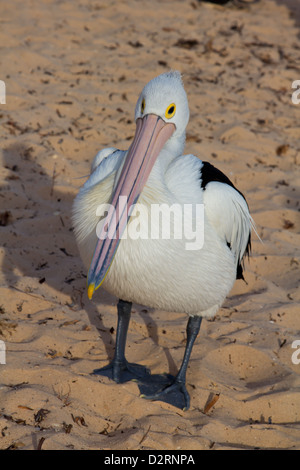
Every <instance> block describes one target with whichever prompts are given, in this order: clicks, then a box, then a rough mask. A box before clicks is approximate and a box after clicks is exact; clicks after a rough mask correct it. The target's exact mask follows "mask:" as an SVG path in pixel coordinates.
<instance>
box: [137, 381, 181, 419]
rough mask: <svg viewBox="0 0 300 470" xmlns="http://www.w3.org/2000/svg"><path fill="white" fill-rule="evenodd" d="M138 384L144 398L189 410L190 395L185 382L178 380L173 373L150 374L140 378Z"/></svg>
mask: <svg viewBox="0 0 300 470" xmlns="http://www.w3.org/2000/svg"><path fill="white" fill-rule="evenodd" d="M138 385H139V389H140V392H141V397H142V398H145V399H147V400H158V401H163V402H165V403H169V404H170V405H173V406H176V407H177V408H180V409H181V410H188V409H189V407H190V396H189V394H188V392H187V389H186V386H185V384H184V383H182V382H177V381H176V378H175V377H173V376H172V375H169V374H154V375H150V376H149V377H146V378H144V379H142V380H140V381H139V383H138Z"/></svg>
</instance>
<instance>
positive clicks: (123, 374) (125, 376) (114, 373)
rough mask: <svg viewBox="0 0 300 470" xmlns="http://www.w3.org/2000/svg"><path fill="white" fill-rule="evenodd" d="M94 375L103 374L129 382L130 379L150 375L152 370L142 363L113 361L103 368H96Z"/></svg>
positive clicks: (117, 380)
mask: <svg viewBox="0 0 300 470" xmlns="http://www.w3.org/2000/svg"><path fill="white" fill-rule="evenodd" d="M93 374H94V375H103V376H104V377H109V378H110V379H112V380H114V381H115V382H117V383H121V384H122V383H124V382H129V381H130V380H140V379H142V378H144V377H147V376H150V371H149V369H147V367H144V366H142V365H140V364H134V363H130V362H127V361H124V362H121V363H120V362H116V361H112V362H111V363H110V364H108V365H107V366H105V367H101V369H95V370H94V371H93Z"/></svg>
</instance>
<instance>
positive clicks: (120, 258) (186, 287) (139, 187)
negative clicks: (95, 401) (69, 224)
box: [73, 71, 253, 410]
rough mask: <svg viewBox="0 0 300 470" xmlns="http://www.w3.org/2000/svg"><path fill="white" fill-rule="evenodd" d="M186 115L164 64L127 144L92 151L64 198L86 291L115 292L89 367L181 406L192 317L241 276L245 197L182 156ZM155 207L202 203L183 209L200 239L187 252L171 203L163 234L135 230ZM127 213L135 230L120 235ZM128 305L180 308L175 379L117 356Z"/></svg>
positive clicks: (213, 307)
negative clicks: (110, 354) (108, 322)
mask: <svg viewBox="0 0 300 470" xmlns="http://www.w3.org/2000/svg"><path fill="white" fill-rule="evenodd" d="M188 121H189V106H188V100H187V95H186V92H185V90H184V86H183V82H182V78H181V74H180V73H179V72H177V71H170V72H167V73H163V74H161V75H159V76H158V77H156V78H154V79H152V80H151V81H150V82H149V83H148V84H147V85H146V86H145V87H144V89H143V90H142V92H141V95H140V97H139V98H138V101H137V104H136V108H135V122H136V131H135V135H134V138H133V141H132V143H131V145H130V147H129V149H128V151H123V150H119V149H116V148H113V147H111V148H107V149H103V150H101V151H100V152H98V154H97V155H96V157H95V159H94V161H93V163H92V168H91V174H90V176H89V178H88V180H87V181H86V182H85V184H84V185H83V186H82V188H81V189H80V190H79V193H78V195H77V196H76V198H75V201H74V205H73V224H74V232H75V236H76V240H77V244H78V248H79V252H80V255H81V257H82V260H83V262H84V264H85V265H86V267H87V270H88V276H87V293H88V297H89V298H90V299H91V298H92V296H93V294H94V292H95V290H96V289H98V288H99V287H100V286H101V285H102V286H103V288H104V289H105V290H107V291H108V292H110V293H111V294H113V295H114V296H116V297H117V298H118V299H119V300H118V306H117V310H118V325H117V335H116V345H115V353H114V358H113V359H112V361H111V362H110V363H109V364H108V365H106V366H105V367H102V368H100V369H96V370H95V371H94V372H93V373H94V374H99V375H103V376H106V377H109V378H111V379H113V380H114V381H116V382H117V383H123V382H126V381H129V380H136V381H137V382H138V384H139V389H140V392H141V396H142V397H143V398H146V399H149V400H160V401H164V402H167V403H169V404H172V405H174V406H176V407H178V408H181V409H183V410H185V409H188V408H189V406H190V397H189V394H188V391H187V389H186V373H187V367H188V362H189V359H190V355H191V351H192V347H193V344H194V341H195V339H196V337H197V335H198V333H199V330H200V325H201V320H202V318H203V317H206V318H208V317H212V316H213V315H215V313H216V312H217V310H218V309H219V308H220V306H221V304H222V302H223V301H224V299H225V298H226V296H227V295H228V293H229V292H230V290H231V288H232V286H233V284H234V282H235V280H236V279H241V278H243V267H244V258H245V257H246V256H249V253H250V247H251V229H252V226H253V221H252V218H251V216H250V213H249V209H248V205H247V202H246V200H245V198H244V196H243V195H242V193H241V192H240V191H239V190H237V189H236V188H235V186H234V185H233V183H232V182H231V181H230V180H229V179H228V178H227V177H226V176H225V175H224V174H223V173H222V172H221V171H220V170H218V169H217V168H215V167H214V166H213V165H211V164H210V163H208V162H205V161H201V160H200V159H199V158H198V157H196V156H194V155H183V150H184V145H185V136H186V127H187V124H188ZM124 201H125V204H124ZM137 205H139V207H142V208H143V210H140V212H139V214H138V213H137V211H136V212H134V208H135V207H136V206H137ZM162 205H163V207H173V208H174V207H175V206H176V207H180V208H182V209H185V208H186V207H192V208H195V207H198V206H199V207H202V208H203V211H202V212H201V214H202V215H201V218H200V216H199V215H198V216H197V214H198V212H197V211H196V210H194V209H193V210H191V211H190V212H189V214H190V217H191V219H192V223H194V224H195V225H197V222H199V220H200V221H201V224H200V229H202V230H203V233H204V239H203V243H202V244H201V246H199V247H198V248H197V249H191V247H190V246H188V244H187V243H188V242H190V235H189V236H188V235H186V233H185V231H183V230H182V232H181V233H182V236H175V234H174V232H175V231H176V230H177V229H178V228H180V227H182V226H183V217H182V214H180V212H178V211H175V210H174V211H173V212H172V216H173V218H174V224H173V226H172V228H171V230H170V236H169V237H164V236H161V234H162V231H161V230H160V229H158V231H156V234H157V233H158V234H159V236H155V237H151V236H142V235H143V234H144V235H145V233H146V234H147V233H149V232H148V231H147V230H148V228H149V225H151V229H152V228H153V226H154V228H155V229H156V228H157V227H156V225H157V224H158V223H159V221H158V220H157V218H156V219H155V220H152V219H151V220H149V213H150V211H151V209H152V207H154V206H158V207H162ZM174 205H175V206H174ZM99 207H101V208H102V209H101V210H99ZM197 217H198V219H199V220H198V219H197ZM137 218H138V225H139V230H140V235H141V236H129V235H128V232H130V229H131V228H134V227H135V228H136V220H137ZM155 224H156V225H155ZM198 226H199V223H198ZM126 231H127V232H126ZM124 233H126V236H124ZM132 233H134V231H132ZM151 233H152V232H151ZM188 248H189V249H188ZM133 302H134V303H138V304H142V305H145V306H148V307H151V308H157V309H160V310H164V311H169V312H180V313H186V314H187V315H188V322H187V327H186V335H187V341H186V347H185V352H184V356H183V360H182V364H181V367H180V369H179V371H178V373H177V375H176V376H175V377H173V376H171V375H169V374H156V375H151V373H150V371H149V369H147V368H146V367H144V366H142V365H140V364H134V363H129V362H128V361H127V359H126V357H125V345H126V338H127V331H128V325H129V321H130V315H131V306H132V303H133Z"/></svg>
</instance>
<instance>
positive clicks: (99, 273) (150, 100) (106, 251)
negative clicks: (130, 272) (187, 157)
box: [88, 72, 189, 298]
mask: <svg viewBox="0 0 300 470" xmlns="http://www.w3.org/2000/svg"><path fill="white" fill-rule="evenodd" d="M135 120H136V131H135V136H134V139H133V142H132V144H131V146H130V148H129V150H128V152H127V156H126V159H125V162H124V165H123V168H122V171H121V173H120V176H119V178H118V181H117V184H116V187H115V190H114V192H113V194H112V199H111V203H110V204H111V208H112V210H111V212H109V213H108V216H107V217H106V218H105V219H104V220H103V222H102V232H101V233H100V236H99V240H98V242H97V245H96V249H95V253H94V256H93V259H92V263H91V266H90V269H89V274H88V296H89V298H91V297H92V295H93V292H94V290H95V289H97V288H98V287H100V285H101V284H102V282H103V281H104V278H105V276H106V274H107V272H108V270H109V267H110V265H111V263H112V262H113V258H114V255H115V253H116V251H117V248H118V245H119V242H120V239H121V237H122V234H123V232H124V230H125V228H126V225H127V223H128V220H129V217H130V214H131V208H132V207H133V205H134V204H135V203H136V202H137V200H138V198H139V195H140V194H141V192H142V190H143V188H144V186H145V184H146V182H147V180H148V178H149V175H150V173H151V170H152V168H153V166H154V163H155V161H156V159H157V157H158V155H159V154H160V152H161V150H162V149H163V148H164V147H165V148H167V149H168V150H169V152H171V153H172V155H174V157H176V156H177V155H179V154H180V153H179V152H182V150H183V145H184V140H185V128H186V126H187V123H188V120H189V107H188V101H187V97H186V93H185V91H184V88H183V85H182V81H181V76H180V73H179V72H167V73H164V74H162V75H159V76H158V77H156V78H154V79H153V80H151V81H150V82H149V83H148V84H147V85H146V86H145V87H144V89H143V91H142V93H141V95H140V97H139V99H138V101H137V104H136V109H135ZM162 158H163V156H162ZM98 233H99V232H98Z"/></svg>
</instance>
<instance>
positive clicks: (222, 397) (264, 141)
mask: <svg viewBox="0 0 300 470" xmlns="http://www.w3.org/2000/svg"><path fill="white" fill-rule="evenodd" d="M284 3H285V2H284V1H281V2H280V1H279V0H278V1H275V0H261V2H260V3H258V4H256V5H252V6H251V7H249V8H243V9H240V8H237V7H233V6H232V5H231V6H230V5H227V6H226V7H220V6H214V5H211V4H206V3H199V2H197V1H196V0H193V1H183V0H182V1H179V0H172V1H171V0H159V1H157V0H152V1H151V2H147V1H146V0H139V1H137V0H136V1H134V0H130V1H119V0H118V1H113V0H110V1H108V0H103V1H94V0H90V1H87V0H81V1H80V2H71V1H64V0H63V1H53V0H52V1H51V0H49V1H46V0H43V1H36V0H31V1H28V2H23V1H19V0H15V1H14V2H6V3H4V2H2V5H1V15H0V46H1V55H0V66H1V68H0V79H2V80H4V81H5V82H6V87H7V96H6V104H5V105H0V122H1V127H0V135H1V163H2V168H1V193H0V202H1V211H0V212H1V214H0V215H1V217H0V225H1V227H0V233H1V245H2V246H1V250H0V253H1V267H2V270H1V279H0V286H1V294H0V295H1V297H0V306H1V309H0V335H1V336H0V338H1V339H2V340H4V341H5V345H6V365H4V364H2V365H0V374H1V382H0V448H1V449H7V448H9V449H37V448H42V449H131V450H135V449H158V450H162V449H168V450H171V449H183V450H187V449H188V450H192V449H232V448H233V449H253V448H268V449H270V448H281V449H300V425H299V423H300V394H299V388H300V378H299V372H300V364H293V362H292V353H293V352H294V353H295V358H296V359H297V358H300V353H299V354H298V356H297V351H296V350H295V349H292V343H293V341H295V340H297V339H298V340H300V318H299V313H300V312H299V304H300V295H299V257H298V255H299V245H300V243H299V229H300V220H299V209H300V206H299V162H300V158H299V157H300V143H299V137H300V131H299V120H300V104H299V105H296V104H293V103H292V101H291V94H292V91H293V90H292V88H291V84H292V82H293V81H294V80H297V79H300V42H299V33H300V30H299V22H300V17H298V20H299V21H298V22H297V18H295V16H291V14H292V9H291V8H292V6H293V2H292V1H289V2H286V4H284ZM298 12H299V10H298ZM169 69H178V70H180V71H181V72H182V73H183V79H184V83H185V88H186V91H187V94H188V97H189V102H190V109H191V119H190V124H189V126H188V133H187V144H186V153H189V152H192V153H194V154H195V155H197V156H199V157H200V158H203V159H204V160H209V161H210V162H211V163H213V164H214V165H216V166H218V167H219V168H220V169H221V170H223V171H224V172H225V173H226V174H227V175H228V176H229V177H230V178H231V179H232V180H233V182H234V183H235V184H237V186H238V187H239V189H240V190H241V191H242V192H243V193H244V194H245V195H246V196H247V200H248V202H249V206H250V208H251V212H252V215H253V217H254V219H255V221H256V224H257V227H258V233H259V235H260V237H261V238H262V240H263V243H260V241H259V240H258V239H257V237H256V236H253V244H252V246H253V254H252V258H251V262H250V263H249V264H247V270H246V273H245V278H246V281H247V283H244V282H243V281H237V282H236V284H235V286H234V289H233V290H232V292H231V294H230V295H229V297H228V299H227V300H226V302H225V304H224V306H223V308H222V309H221V310H220V311H219V312H218V314H217V315H216V317H215V318H214V319H213V320H211V321H206V320H204V321H203V326H202V330H201V332H200V336H199V338H198V340H197V343H196V345H195V347H194V350H193V354H192V359H191V361H190V365H189V369H188V377H187V387H188V390H189V392H190V394H191V408H190V410H188V411H186V412H182V411H180V410H178V409H176V408H174V407H172V406H170V405H167V404H164V403H160V402H149V401H146V400H144V399H142V398H140V397H139V390H138V387H137V385H136V384H135V383H127V384H123V385H117V384H115V383H114V382H111V381H110V380H108V379H105V378H101V379H100V378H98V377H93V376H91V375H90V374H91V372H92V371H93V369H94V368H97V367H100V366H102V365H104V364H106V363H107V358H108V357H109V358H111V357H112V354H113V348H114V343H115V330H116V299H115V298H113V297H111V296H109V295H108V294H106V293H105V292H104V291H103V290H102V291H101V290H100V291H97V295H95V296H94V299H93V301H92V302H90V301H89V300H88V299H87V295H86V281H85V277H86V272H85V269H84V267H83V265H82V262H81V260H80V258H79V255H78V251H77V247H76V244H75V240H74V236H73V233H72V223H71V206H72V201H73V199H74V196H75V195H76V193H77V191H78V188H79V187H80V186H81V184H83V182H84V181H85V179H78V177H85V176H86V175H87V174H88V172H89V166H90V162H91V161H92V159H93V156H94V155H95V153H96V152H97V150H99V149H101V148H103V147H105V146H111V145H113V146H118V147H119V148H122V149H126V148H128V145H129V141H130V139H131V138H132V136H133V133H134V122H133V112H134V107H135V102H136V99H137V97H138V94H139V92H140V90H141V89H142V87H143V85H144V84H145V83H146V82H147V81H148V80H150V79H151V78H153V77H154V76H156V75H157V74H159V73H161V72H164V71H167V70H169ZM185 326H186V316H185V315H184V314H182V315H177V314H176V315H175V314H172V313H165V312H159V311H152V310H150V309H148V308H147V306H139V305H134V314H133V318H132V322H131V325H130V329H129V334H128V358H129V359H130V360H132V361H136V362H140V363H142V364H145V365H147V366H148V367H150V368H151V371H152V372H154V373H158V372H167V371H170V372H171V373H175V372H176V371H177V368H178V366H179V365H180V362H181V358H182V355H183V351H184V344H185ZM294 362H297V361H294Z"/></svg>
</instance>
